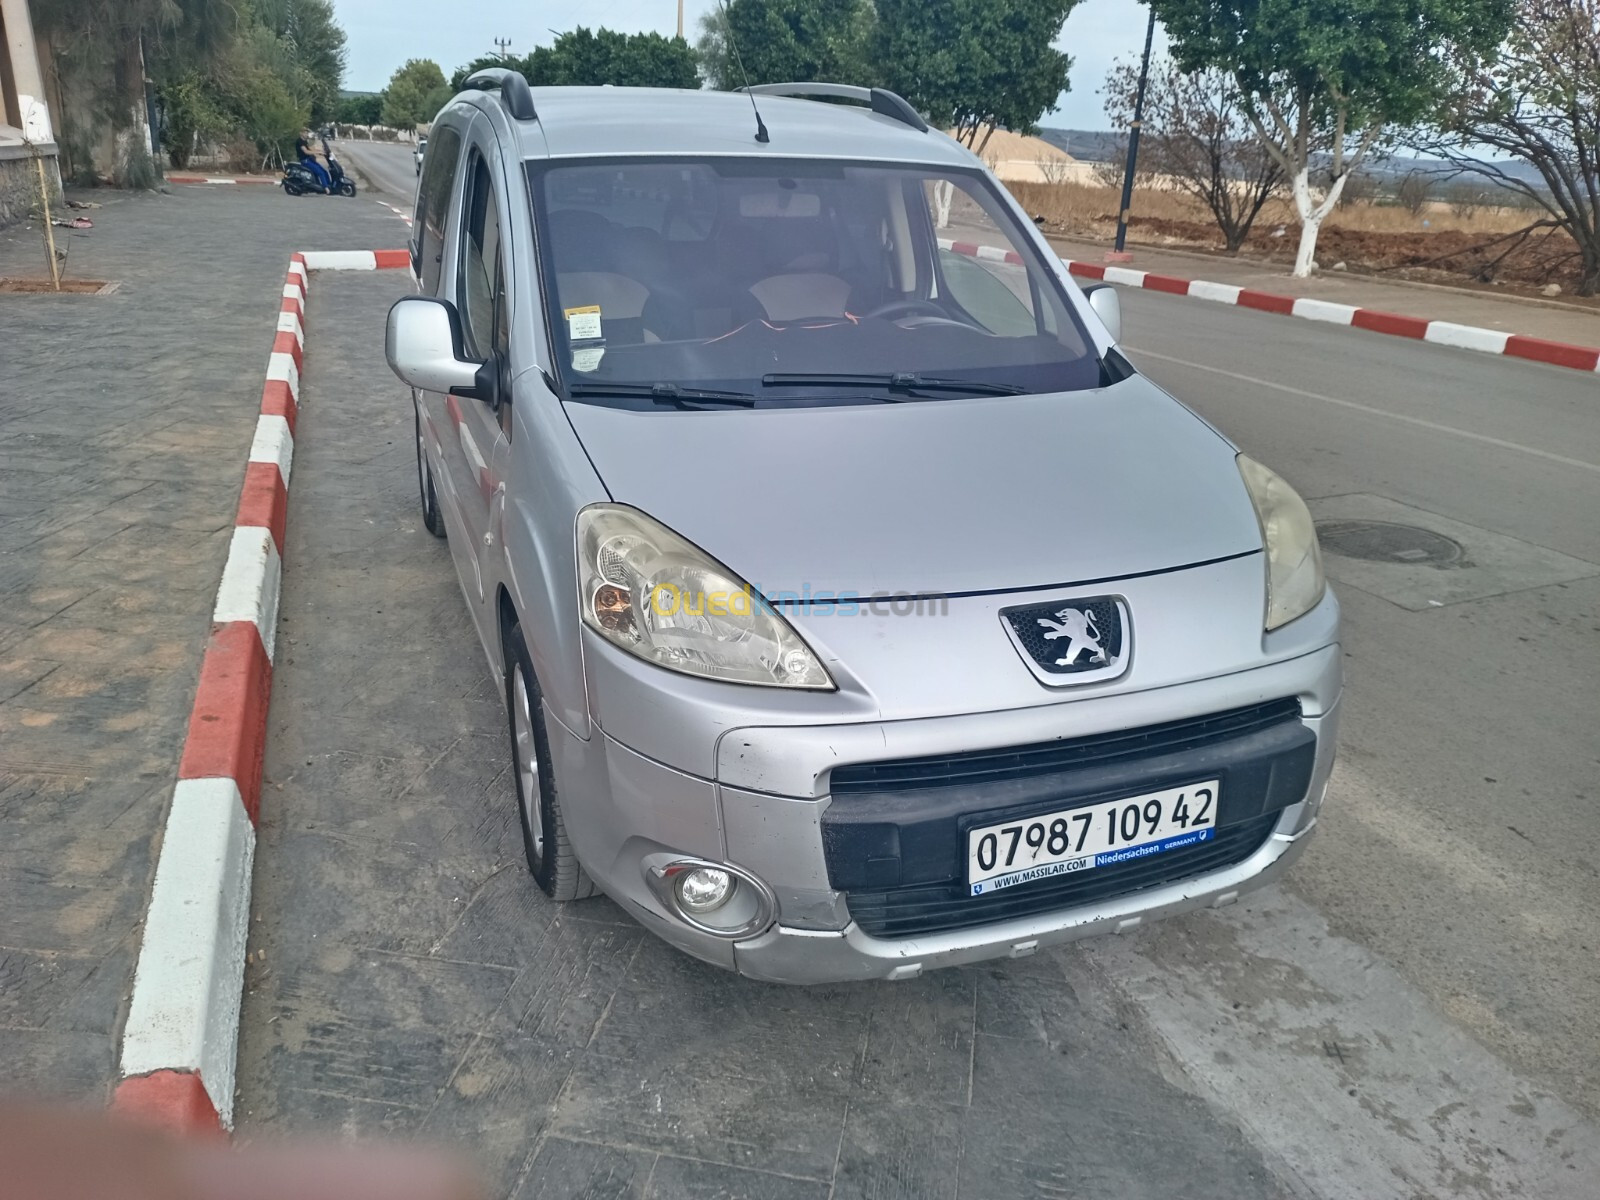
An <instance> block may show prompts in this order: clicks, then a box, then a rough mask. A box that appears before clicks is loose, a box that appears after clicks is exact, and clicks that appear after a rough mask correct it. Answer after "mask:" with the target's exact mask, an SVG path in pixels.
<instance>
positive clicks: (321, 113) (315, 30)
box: [256, 0, 346, 125]
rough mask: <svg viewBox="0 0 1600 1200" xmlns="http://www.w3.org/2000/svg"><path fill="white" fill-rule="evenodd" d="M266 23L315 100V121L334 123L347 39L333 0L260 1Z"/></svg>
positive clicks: (312, 99)
mask: <svg viewBox="0 0 1600 1200" xmlns="http://www.w3.org/2000/svg"><path fill="white" fill-rule="evenodd" d="M256 4H257V6H258V12H259V14H260V17H261V20H262V23H263V24H265V25H266V26H267V28H268V29H270V30H272V32H273V33H274V34H275V35H277V37H278V39H279V41H281V42H282V43H283V45H284V48H285V49H286V50H287V51H288V54H289V59H290V62H291V63H292V64H293V66H294V69H295V70H297V71H301V72H303V73H304V79H303V81H302V88H303V89H305V90H308V92H309V97H310V100H311V120H312V122H313V123H315V124H318V125H320V124H322V123H323V122H324V121H328V120H331V119H332V117H333V114H334V109H335V107H336V106H337V105H338V102H339V88H340V87H341V86H342V85H343V83H344V68H345V57H346V56H345V36H344V30H343V29H341V28H339V23H338V21H337V20H335V18H334V15H333V4H332V3H331V2H330V0H256Z"/></svg>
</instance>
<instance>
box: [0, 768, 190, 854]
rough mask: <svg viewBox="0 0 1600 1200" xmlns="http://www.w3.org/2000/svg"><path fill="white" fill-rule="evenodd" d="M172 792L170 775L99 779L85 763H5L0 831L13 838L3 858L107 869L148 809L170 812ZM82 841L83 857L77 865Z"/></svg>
mask: <svg viewBox="0 0 1600 1200" xmlns="http://www.w3.org/2000/svg"><path fill="white" fill-rule="evenodd" d="M171 791H172V780H171V779H170V778H168V777H167V774H166V772H165V771H162V772H159V773H151V774H148V775H130V776H124V777H120V778H116V779H95V778H94V777H92V776H90V775H88V774H87V773H85V771H84V769H83V765H82V764H81V763H73V762H64V763H60V764H49V763H39V762H14V761H9V760H5V759H0V826H3V827H5V828H6V829H7V830H8V832H9V833H10V834H11V836H10V837H9V838H8V840H7V841H6V843H5V847H4V850H3V851H0V853H4V852H16V853H18V854H21V853H24V852H25V853H27V854H28V855H30V856H33V857H36V858H38V859H40V860H45V859H48V860H52V861H54V862H55V863H57V864H58V866H59V867H60V869H61V870H62V872H63V873H66V872H68V871H70V870H73V869H82V870H84V871H92V870H98V869H102V868H104V867H106V866H108V862H107V856H108V855H111V854H114V853H116V852H117V847H118V846H119V844H121V843H125V842H126V841H127V840H128V830H129V829H130V828H132V827H136V826H138V825H139V824H140V823H142V822H143V821H145V820H147V819H149V816H150V815H151V814H150V812H148V811H145V810H154V812H156V813H161V812H164V811H165V809H166V804H167V800H168V798H169V796H170V794H171ZM80 840H81V842H82V845H83V849H84V853H82V854H81V855H78V856H77V858H76V860H75V858H74V855H75V853H76V852H75V849H74V847H75V846H76V845H77V843H78V842H79V841H80ZM74 861H77V862H79V863H81V864H82V865H81V868H75V867H74V865H73V864H74Z"/></svg>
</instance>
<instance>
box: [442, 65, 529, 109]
mask: <svg viewBox="0 0 1600 1200" xmlns="http://www.w3.org/2000/svg"><path fill="white" fill-rule="evenodd" d="M461 90H462V91H464V92H499V93H500V103H502V104H504V105H505V106H506V111H507V112H508V113H510V114H511V116H512V117H513V118H515V119H516V120H518V121H535V120H538V118H539V114H538V113H537V112H535V111H534V108H533V92H532V91H531V90H530V89H529V87H528V81H527V80H526V79H524V78H523V76H522V72H521V71H513V70H512V69H511V68H510V67H484V68H483V69H482V70H478V71H474V72H473V73H472V74H471V75H469V76H467V81H466V82H465V83H463V84H462V85H461Z"/></svg>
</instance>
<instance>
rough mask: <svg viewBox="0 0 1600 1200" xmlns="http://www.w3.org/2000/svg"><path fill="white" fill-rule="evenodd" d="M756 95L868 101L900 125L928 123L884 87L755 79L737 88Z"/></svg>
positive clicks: (918, 128)
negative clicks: (751, 82) (760, 80)
mask: <svg viewBox="0 0 1600 1200" xmlns="http://www.w3.org/2000/svg"><path fill="white" fill-rule="evenodd" d="M739 90H740V91H741V92H753V93H755V94H756V95H757V96H799V97H806V98H810V97H816V98H819V99H826V100H854V101H855V102H856V103H858V104H865V105H868V106H869V107H870V108H871V109H872V111H873V112H875V113H877V114H878V115H879V116H883V117H889V118H891V119H893V120H896V121H899V122H900V123H901V124H902V125H909V126H911V128H913V129H915V130H916V131H917V132H918V133H927V132H928V123H927V122H926V121H924V120H923V119H922V117H921V116H920V115H919V114H918V112H917V110H916V109H914V108H912V107H911V105H909V104H907V103H906V101H905V100H904V99H903V98H902V97H900V96H898V95H896V94H895V93H894V92H891V91H889V89H887V88H864V87H856V86H855V85H853V84H849V83H756V84H752V85H750V86H749V87H745V88H740V89H739Z"/></svg>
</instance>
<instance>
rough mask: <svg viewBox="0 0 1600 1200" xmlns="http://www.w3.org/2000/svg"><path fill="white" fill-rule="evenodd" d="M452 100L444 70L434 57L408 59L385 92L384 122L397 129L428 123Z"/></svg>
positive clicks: (390, 81)
mask: <svg viewBox="0 0 1600 1200" xmlns="http://www.w3.org/2000/svg"><path fill="white" fill-rule="evenodd" d="M449 99H450V85H449V84H448V83H447V82H446V81H445V77H444V72H443V71H441V70H440V69H439V64H438V63H436V62H434V61H433V60H432V59H431V58H413V59H408V60H407V61H406V64H405V66H403V67H401V68H399V69H398V70H397V71H395V73H394V74H393V75H392V76H391V77H390V78H389V86H388V87H387V88H385V89H384V92H383V123H384V124H385V125H392V126H394V127H395V128H396V129H415V128H416V127H417V126H418V125H426V124H427V123H428V122H430V121H432V120H433V118H434V115H435V114H436V113H437V112H438V111H439V110H440V109H441V108H443V107H444V105H445V102H446V101H448V100H449Z"/></svg>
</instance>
